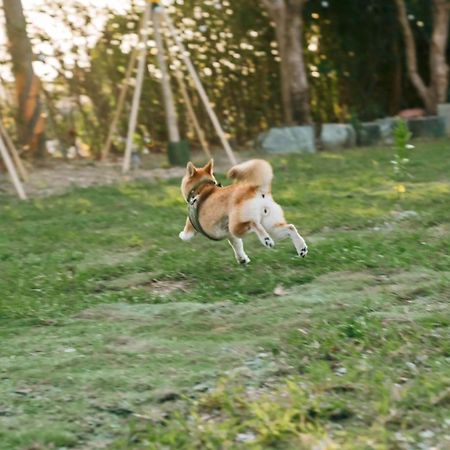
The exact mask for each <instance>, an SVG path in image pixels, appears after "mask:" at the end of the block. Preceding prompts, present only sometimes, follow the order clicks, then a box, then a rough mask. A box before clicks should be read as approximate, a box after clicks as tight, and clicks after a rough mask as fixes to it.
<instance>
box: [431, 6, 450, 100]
mask: <svg viewBox="0 0 450 450" xmlns="http://www.w3.org/2000/svg"><path fill="white" fill-rule="evenodd" d="M449 13H450V3H449V2H448V0H434V2H433V35H432V37H431V43H430V73H431V87H432V89H433V96H434V98H435V101H436V103H445V102H446V100H447V93H448V65H447V61H446V53H447V45H448V26H449ZM436 106H437V105H436Z"/></svg>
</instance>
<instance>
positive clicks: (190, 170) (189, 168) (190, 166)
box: [186, 161, 197, 177]
mask: <svg viewBox="0 0 450 450" xmlns="http://www.w3.org/2000/svg"><path fill="white" fill-rule="evenodd" d="M195 172H197V168H196V167H195V166H194V164H192V163H191V162H190V161H189V162H188V163H187V166H186V173H187V174H188V175H189V176H190V177H192V176H193V175H194V174H195Z"/></svg>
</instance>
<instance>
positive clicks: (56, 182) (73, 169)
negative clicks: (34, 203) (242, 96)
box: [0, 150, 246, 198]
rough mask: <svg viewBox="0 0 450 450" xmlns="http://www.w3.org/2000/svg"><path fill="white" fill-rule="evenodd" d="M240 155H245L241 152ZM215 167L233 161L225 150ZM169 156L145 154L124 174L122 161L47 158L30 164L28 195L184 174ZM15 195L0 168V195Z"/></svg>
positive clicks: (200, 160) (201, 159)
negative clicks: (170, 163)
mask: <svg viewBox="0 0 450 450" xmlns="http://www.w3.org/2000/svg"><path fill="white" fill-rule="evenodd" d="M239 156H240V157H239V159H245V158H246V157H245V156H244V155H239ZM192 160H193V161H194V162H195V163H196V164H204V163H205V162H206V158H205V156H204V155H203V153H199V152H194V153H193V155H192ZM214 161H215V167H216V171H219V172H226V171H227V170H228V169H229V167H230V163H229V161H228V159H227V158H226V155H224V152H223V151H219V150H218V151H217V152H216V153H215V154H214ZM167 164H168V163H167V157H166V156H165V155H163V154H161V155H153V154H152V155H148V156H145V157H144V158H143V160H142V162H141V164H140V165H139V167H138V168H135V169H134V170H131V171H130V172H129V173H128V174H126V175H123V174H122V165H121V161H120V160H117V161H114V162H107V163H100V162H96V161H90V160H72V161H63V160H59V159H51V160H45V161H44V162H41V163H39V165H38V164H36V165H35V166H33V167H32V166H31V165H30V164H26V165H27V169H28V172H29V175H30V178H29V180H28V181H27V182H26V183H24V187H25V191H26V192H27V194H28V196H29V197H31V198H33V197H48V196H51V195H60V194H63V193H65V192H67V191H69V190H71V189H73V188H88V187H92V186H104V185H112V184H115V183H121V182H127V181H132V180H145V181H157V180H166V179H170V178H181V177H182V176H183V175H184V171H185V169H184V167H164V166H167ZM2 193H4V194H7V195H15V191H14V188H13V186H12V184H11V183H10V180H9V177H8V175H7V174H6V173H3V172H0V195H1V194H2Z"/></svg>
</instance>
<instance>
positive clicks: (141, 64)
mask: <svg viewBox="0 0 450 450" xmlns="http://www.w3.org/2000/svg"><path fill="white" fill-rule="evenodd" d="M150 11H151V5H150V3H147V4H146V5H145V11H144V18H143V21H142V22H143V24H142V33H141V36H142V37H141V40H140V46H141V49H140V52H139V60H138V69H137V76H136V85H135V87H134V94H133V103H132V105H131V114H130V121H129V123H128V135H127V145H126V147H125V155H124V157H123V164H122V172H123V173H127V172H128V171H129V170H130V162H131V151H132V148H133V137H134V132H135V131H136V123H137V116H138V111H139V102H140V99H141V93H142V83H143V81H144V71H145V60H146V56H147V39H148V32H149V30H148V21H149V19H150Z"/></svg>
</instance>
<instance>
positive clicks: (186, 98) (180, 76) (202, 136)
mask: <svg viewBox="0 0 450 450" xmlns="http://www.w3.org/2000/svg"><path fill="white" fill-rule="evenodd" d="M167 48H169V43H168V42H167ZM175 78H176V79H177V82H178V86H179V88H180V92H181V96H182V97H183V101H184V104H185V105H186V109H187V112H188V115H189V118H190V119H191V121H192V125H193V126H194V129H195V132H196V133H197V137H198V140H199V141H200V144H201V146H202V149H203V151H204V152H205V154H206V156H207V157H208V158H212V155H211V151H210V149H209V145H208V141H207V140H206V137H205V133H204V131H203V129H202V127H201V126H200V122H199V121H198V119H197V115H196V114H195V110H194V107H193V106H192V102H191V99H190V98H189V94H188V91H187V88H186V84H185V82H184V80H183V74H182V73H181V72H180V70H179V69H175Z"/></svg>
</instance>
